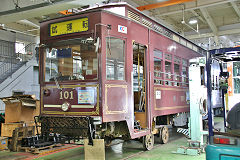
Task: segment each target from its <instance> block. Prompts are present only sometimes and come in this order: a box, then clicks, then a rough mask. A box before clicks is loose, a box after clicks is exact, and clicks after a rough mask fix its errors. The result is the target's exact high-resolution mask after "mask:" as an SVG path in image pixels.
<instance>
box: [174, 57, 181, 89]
mask: <svg viewBox="0 0 240 160" xmlns="http://www.w3.org/2000/svg"><path fill="white" fill-rule="evenodd" d="M180 62H181V59H180V57H177V56H174V81H175V82H174V86H180V83H179V82H180Z"/></svg>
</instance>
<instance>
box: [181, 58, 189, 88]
mask: <svg viewBox="0 0 240 160" xmlns="http://www.w3.org/2000/svg"><path fill="white" fill-rule="evenodd" d="M187 65H188V62H187V60H186V59H182V85H183V86H187V85H188V67H187Z"/></svg>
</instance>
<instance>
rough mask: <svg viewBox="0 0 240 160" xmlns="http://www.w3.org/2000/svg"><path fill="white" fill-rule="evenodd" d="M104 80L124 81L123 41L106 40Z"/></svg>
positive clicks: (112, 38) (110, 38)
mask: <svg viewBox="0 0 240 160" xmlns="http://www.w3.org/2000/svg"><path fill="white" fill-rule="evenodd" d="M106 58H107V59H106V76H107V77H106V78H107V80H124V79H125V41H124V40H121V39H118V38H114V37H107V38H106Z"/></svg>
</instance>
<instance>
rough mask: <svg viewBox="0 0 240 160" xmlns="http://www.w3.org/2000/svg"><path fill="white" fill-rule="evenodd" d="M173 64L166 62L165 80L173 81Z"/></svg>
mask: <svg viewBox="0 0 240 160" xmlns="http://www.w3.org/2000/svg"><path fill="white" fill-rule="evenodd" d="M171 64H172V63H171V62H168V61H165V75H166V76H165V78H167V79H171V78H172V76H171Z"/></svg>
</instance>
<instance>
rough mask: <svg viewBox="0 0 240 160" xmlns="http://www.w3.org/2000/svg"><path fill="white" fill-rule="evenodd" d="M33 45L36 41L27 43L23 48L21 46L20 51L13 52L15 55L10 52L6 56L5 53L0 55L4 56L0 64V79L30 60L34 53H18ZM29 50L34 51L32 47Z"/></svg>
mask: <svg viewBox="0 0 240 160" xmlns="http://www.w3.org/2000/svg"><path fill="white" fill-rule="evenodd" d="M33 45H36V43H29V44H28V45H26V46H25V47H24V48H22V49H21V50H20V51H18V52H17V53H15V54H14V55H16V56H13V55H12V54H11V55H9V56H6V55H4V56H2V57H4V60H3V61H2V64H1V65H0V75H1V77H2V78H1V79H3V78H7V77H9V76H11V74H12V72H15V71H16V70H17V69H18V68H19V67H21V66H22V65H23V64H24V63H25V62H27V61H29V60H31V59H32V58H33V57H34V56H35V54H22V53H20V52H21V51H22V50H24V49H25V50H27V49H28V48H29V47H32V46H33ZM34 48H35V47H34ZM31 52H32V53H34V50H33V49H32V50H31ZM0 56H1V55H0ZM0 81H1V80H0Z"/></svg>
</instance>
